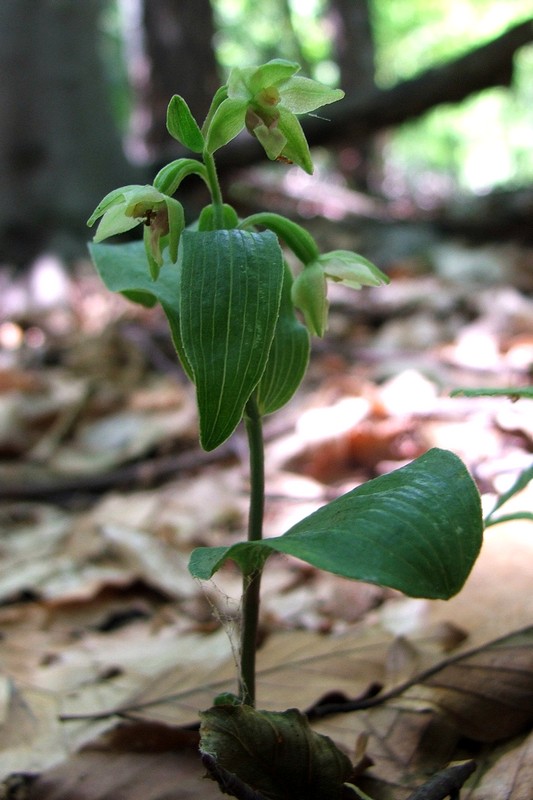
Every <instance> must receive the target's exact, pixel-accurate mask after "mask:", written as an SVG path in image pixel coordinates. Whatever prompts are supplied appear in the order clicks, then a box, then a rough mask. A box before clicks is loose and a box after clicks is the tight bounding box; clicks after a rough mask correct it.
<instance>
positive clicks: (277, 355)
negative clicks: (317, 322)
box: [257, 266, 309, 415]
mask: <svg viewBox="0 0 533 800" xmlns="http://www.w3.org/2000/svg"><path fill="white" fill-rule="evenodd" d="M291 285H292V274H291V271H290V269H289V268H288V267H287V266H285V274H284V280H283V289H282V293H281V303H280V309H279V317H278V321H277V324H276V330H275V332H274V338H273V340H272V347H271V348H270V353H269V355H268V361H267V365H266V369H265V371H264V373H263V377H262V378H261V380H260V382H259V385H258V387H257V404H258V407H259V412H260V414H262V415H264V414H272V413H273V412H274V411H277V410H278V408H281V407H282V406H284V405H285V403H288V402H289V400H290V399H291V397H292V396H293V394H294V393H295V391H296V390H297V388H298V386H299V385H300V383H301V381H302V379H303V377H304V375H305V370H306V369H307V363H308V361H309V334H308V333H307V328H306V327H305V326H304V325H302V323H301V322H300V321H299V320H298V318H297V317H296V314H295V313H294V306H293V304H292V300H291Z"/></svg>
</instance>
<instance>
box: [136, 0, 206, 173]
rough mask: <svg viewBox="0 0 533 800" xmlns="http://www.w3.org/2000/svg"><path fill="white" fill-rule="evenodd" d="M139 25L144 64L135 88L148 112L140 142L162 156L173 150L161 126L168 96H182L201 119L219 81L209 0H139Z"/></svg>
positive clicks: (196, 116)
mask: <svg viewBox="0 0 533 800" xmlns="http://www.w3.org/2000/svg"><path fill="white" fill-rule="evenodd" d="M143 27H144V36H145V50H146V56H147V59H148V69H147V75H146V80H145V82H144V85H141V86H139V87H138V88H139V93H140V102H141V104H142V105H143V106H144V108H145V110H146V112H147V114H146V117H147V125H146V130H145V133H144V136H145V144H146V147H147V151H148V154H149V155H151V156H152V158H155V159H159V160H163V159H164V158H165V157H166V155H170V154H171V152H172V149H175V144H174V145H173V144H172V140H171V139H170V137H169V135H168V133H167V130H166V111H167V106H168V102H169V100H170V98H171V97H172V95H174V94H180V95H182V96H183V97H184V98H185V100H186V101H187V103H188V105H189V107H190V109H191V111H192V113H193V116H194V117H195V118H196V119H197V120H198V122H199V123H200V124H201V123H202V122H203V120H204V118H205V115H206V114H207V111H208V109H209V104H210V102H211V98H212V97H213V94H214V93H215V91H216V90H217V88H218V85H219V76H218V67H217V62H216V58H215V53H214V50H213V38H214V33H215V29H214V21H213V11H212V8H211V2H210V0H143ZM169 151H170V152H169Z"/></svg>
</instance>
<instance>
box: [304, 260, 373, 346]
mask: <svg viewBox="0 0 533 800" xmlns="http://www.w3.org/2000/svg"><path fill="white" fill-rule="evenodd" d="M326 278H329V279H330V280H332V281H334V282H335V283H342V284H343V285H344V286H349V287H350V288H351V289H361V288H362V287H363V286H381V285H382V284H384V283H389V278H388V277H387V276H386V275H385V274H384V273H383V272H381V270H380V269H378V268H377V267H376V266H374V264H372V263H371V262H370V261H367V259H366V258H363V256H360V255H358V254H357V253H352V252H351V251H349V250H332V251H331V253H324V254H323V255H321V256H318V258H316V259H314V260H313V261H310V262H309V263H308V264H306V265H305V267H304V268H303V270H302V272H300V274H299V275H298V277H297V278H296V279H295V281H294V283H293V285H292V293H291V296H292V302H293V305H294V306H296V308H299V309H300V311H301V312H302V314H303V316H304V320H305V324H306V325H307V327H308V329H309V331H310V333H312V334H314V335H315V336H323V335H324V333H325V331H326V328H327V320H328V299H327V282H326Z"/></svg>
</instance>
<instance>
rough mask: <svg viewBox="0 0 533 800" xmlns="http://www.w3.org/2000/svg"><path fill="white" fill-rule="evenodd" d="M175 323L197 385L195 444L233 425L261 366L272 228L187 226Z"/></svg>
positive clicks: (275, 292) (271, 292)
mask: <svg viewBox="0 0 533 800" xmlns="http://www.w3.org/2000/svg"><path fill="white" fill-rule="evenodd" d="M178 261H179V264H180V269H181V279H180V280H181V283H180V330H181V338H182V342H183V348H184V350H185V353H186V356H187V361H188V363H189V364H190V367H191V372H192V375H193V380H194V383H195V385H196V396H197V402H198V412H199V416H200V443H201V445H202V447H203V448H204V449H205V450H214V449H215V448H216V447H218V446H219V445H221V444H222V442H224V441H225V440H226V439H227V438H228V437H229V436H230V435H231V434H232V433H233V431H234V430H235V428H236V427H237V425H238V424H239V422H240V420H241V419H242V416H243V412H244V407H245V405H246V402H247V401H248V400H249V398H250V395H251V394H252V392H253V390H254V389H255V387H256V386H257V384H258V382H259V380H260V378H261V375H262V374H263V372H264V370H265V366H266V363H267V359H268V354H269V351H270V347H271V344H272V338H273V336H274V330H275V327H276V322H277V318H278V311H279V304H280V297H281V288H282V283H283V269H284V267H283V258H282V254H281V248H280V246H279V243H278V240H277V238H276V236H274V234H273V233H271V232H270V231H264V232H262V233H250V232H248V231H241V230H217V231H184V233H183V234H182V237H181V243H180V257H179V259H178Z"/></svg>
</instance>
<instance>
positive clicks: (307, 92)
mask: <svg viewBox="0 0 533 800" xmlns="http://www.w3.org/2000/svg"><path fill="white" fill-rule="evenodd" d="M279 93H280V95H281V103H282V105H284V106H285V108H287V109H288V110H289V111H292V112H293V113H295V114H306V113H307V112H308V111H314V110H315V109H316V108H320V107H321V106H326V105H328V104H329V103H336V102H337V100H342V98H343V97H344V92H343V91H342V90H341V89H330V88H329V86H324V85H323V84H321V83H319V82H318V81H313V80H311V79H310V78H300V77H299V76H297V77H295V78H291V79H290V80H288V81H287V83H286V84H285V85H283V86H280V87H279Z"/></svg>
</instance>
